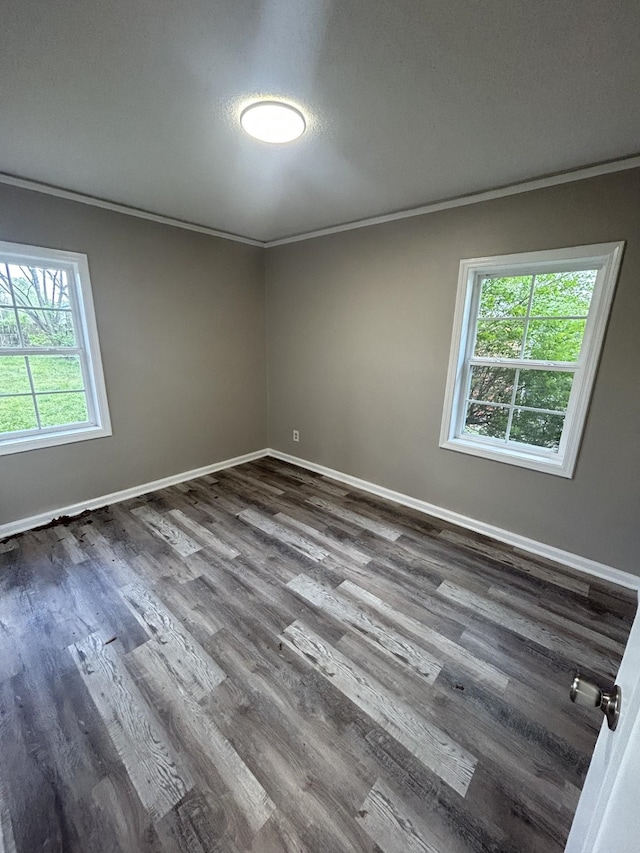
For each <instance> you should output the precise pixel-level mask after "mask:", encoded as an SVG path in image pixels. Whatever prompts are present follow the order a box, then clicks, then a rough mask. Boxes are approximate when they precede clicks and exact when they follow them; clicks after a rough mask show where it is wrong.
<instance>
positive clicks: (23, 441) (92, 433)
mask: <svg viewBox="0 0 640 853" xmlns="http://www.w3.org/2000/svg"><path fill="white" fill-rule="evenodd" d="M109 435H111V429H110V428H109V427H105V426H87V427H81V428H76V429H66V430H60V431H58V432H50V433H47V434H46V435H28V436H20V437H19V438H13V439H10V438H7V439H3V440H2V441H0V456H6V455H7V454H10V453H23V452H24V451H26V450H37V449H39V448H41V447H56V446H57V445H59V444H71V443H72V442H75V441H87V440H88V439H90V438H105V437H106V436H109Z"/></svg>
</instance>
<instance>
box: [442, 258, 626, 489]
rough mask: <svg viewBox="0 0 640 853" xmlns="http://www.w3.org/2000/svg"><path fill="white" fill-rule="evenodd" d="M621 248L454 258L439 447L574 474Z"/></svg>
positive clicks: (526, 466)
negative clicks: (455, 291)
mask: <svg viewBox="0 0 640 853" xmlns="http://www.w3.org/2000/svg"><path fill="white" fill-rule="evenodd" d="M623 246H624V244H623V243H604V244H600V245H595V246H581V247H579V248H575V249H559V250H555V251H548V252H531V253H528V254H522V255H507V256H502V257H494V258H476V259H473V260H464V261H462V262H461V264H460V277H459V280H458V297H457V304H456V314H455V320H454V332H453V341H452V347H451V358H450V362H449V374H448V379H447V391H446V396H445V407H444V416H443V422H442V433H441V437H440V446H441V447H444V448H447V449H449V450H459V451H461V452H463V453H470V454H472V455H475V456H484V457H486V458H488V459H495V460H498V461H501V462H510V463H512V464H513V465H521V466H523V467H525V468H533V469H535V470H537V471H547V472H550V473H554V474H560V475H561V476H563V477H571V476H572V475H573V471H574V468H575V463H576V459H577V455H578V449H579V444H580V438H581V435H582V431H583V428H584V423H585V419H586V414H587V408H588V405H589V398H590V396H591V390H592V387H593V382H594V379H595V373H596V369H597V365H598V359H599V356H600V350H601V347H602V340H603V337H604V332H605V327H606V323H607V319H608V316H609V310H610V307H611V301H612V299H613V291H614V288H615V283H616V278H617V274H618V268H619V266H620V259H621V255H622V249H623Z"/></svg>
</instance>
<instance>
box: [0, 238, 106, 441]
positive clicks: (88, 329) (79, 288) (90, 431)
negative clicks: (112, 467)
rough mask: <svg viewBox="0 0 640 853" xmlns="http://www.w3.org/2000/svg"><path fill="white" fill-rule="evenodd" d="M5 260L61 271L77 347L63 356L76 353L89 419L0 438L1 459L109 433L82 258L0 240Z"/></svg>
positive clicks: (47, 350)
mask: <svg viewBox="0 0 640 853" xmlns="http://www.w3.org/2000/svg"><path fill="white" fill-rule="evenodd" d="M5 261H6V262H7V263H11V264H13V263H15V264H23V265H30V266H42V267H50V268H51V267H54V268H56V269H64V270H65V271H66V273H67V281H68V283H69V302H70V305H71V317H72V322H73V328H74V332H75V336H76V346H75V347H73V348H69V349H65V352H69V353H70V354H72V355H78V356H79V358H80V364H81V368H82V376H83V382H84V390H85V394H86V398H87V412H88V420H87V421H86V422H83V423H78V424H65V425H64V426H52V427H40V428H36V429H29V430H22V431H20V432H13V433H4V434H0V456H2V455H6V454H9V453H20V452H22V451H25V450H34V449H36V448H40V447H54V446H56V445H59V444H69V443H70V442H75V441H85V440H87V439H91V438H102V437H104V436H108V435H111V420H110V417H109V407H108V403H107V392H106V387H105V382H104V374H103V370H102V359H101V356H100V342H99V340H98V327H97V325H96V318H95V311H94V307H93V296H92V293H91V279H90V276H89V263H88V260H87V256H86V255H82V254H79V253H78V252H66V251H62V250H60V249H45V248H41V247H39V246H26V245H23V244H22V243H7V242H2V241H0V263H4V262H5ZM0 352H2V353H3V354H4V355H18V356H20V355H51V354H54V353H55V354H60V350H59V348H57V347H28V348H27V347H25V348H13V347H6V348H3V349H1V350H0Z"/></svg>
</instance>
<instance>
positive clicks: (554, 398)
mask: <svg viewBox="0 0 640 853" xmlns="http://www.w3.org/2000/svg"><path fill="white" fill-rule="evenodd" d="M572 383H573V373H563V372H560V371H557V370H521V371H520V377H519V380H518V390H517V391H516V403H518V404H519V405H521V406H530V407H532V408H534V409H555V410H556V411H558V412H565V411H566V410H567V404H568V403H569V394H570V393H571V385H572Z"/></svg>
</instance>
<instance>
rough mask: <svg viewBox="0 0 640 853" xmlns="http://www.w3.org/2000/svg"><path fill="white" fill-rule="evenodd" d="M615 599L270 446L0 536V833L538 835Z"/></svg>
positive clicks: (258, 839)
mask: <svg viewBox="0 0 640 853" xmlns="http://www.w3.org/2000/svg"><path fill="white" fill-rule="evenodd" d="M635 606H636V601H635V597H634V595H633V594H632V593H630V592H628V591H627V590H623V589H620V588H617V587H615V586H613V585H611V584H608V583H605V582H601V581H598V580H596V579H591V578H588V577H586V576H584V575H580V574H578V573H575V572H572V571H570V570H567V569H563V568H561V567H559V566H555V565H554V564H552V563H549V562H546V561H544V560H537V559H533V558H530V557H528V556H527V555H526V554H523V553H519V552H517V551H515V550H514V549H512V548H509V547H506V546H500V545H497V544H496V543H493V542H490V541H489V540H487V539H484V538H482V537H479V536H475V535H473V534H470V533H468V532H465V531H462V530H460V529H456V528H454V527H452V526H451V525H447V524H444V523H442V522H439V521H437V520H435V519H431V518H427V517H425V516H423V515H421V514H419V513H417V512H414V511H412V510H408V509H404V508H400V507H398V506H396V505H395V504H392V503H388V502H385V501H381V500H378V499H376V498H373V497H371V496H370V495H367V494H364V493H361V492H358V491H357V490H352V489H349V488H347V487H346V486H344V485H343V484H340V483H335V482H333V481H331V480H328V479H326V478H323V477H320V476H319V475H315V474H312V473H309V472H308V471H303V470H301V469H298V468H295V467H293V466H291V465H288V464H286V463H282V462H279V461H276V460H273V459H262V460H259V461H257V462H253V463H250V464H247V465H244V466H241V467H238V468H234V469H230V470H228V471H224V472H220V473H219V474H216V476H215V477H213V476H207V477H202V478H200V479H199V480H194V481H192V482H190V483H184V484H180V485H178V486H175V487H172V488H168V489H165V490H163V491H160V492H156V493H154V494H149V495H145V496H143V497H141V498H136V499H133V500H130V501H128V502H126V503H121V504H117V505H114V506H112V507H108V508H106V509H103V510H97V511H95V512H91V513H85V514H84V515H83V516H81V517H78V518H76V519H73V520H70V521H68V522H66V523H59V524H57V525H52V526H49V527H47V528H43V529H41V530H37V531H32V532H30V533H26V534H22V535H21V536H17V537H14V538H12V539H10V540H7V541H6V542H5V543H3V544H2V546H1V547H0V640H1V643H2V645H1V653H0V853H37V851H46V853H138V851H140V853H213V851H216V853H224V851H228V853H293V851H296V853H480V851H483V853H484V851H493V853H499V851H503V853H529V852H530V853H556V851H558V853H559V851H561V850H562V849H563V847H564V843H565V841H566V837H567V835H568V831H569V827H570V825H571V820H572V817H573V814H574V811H575V808H576V804H577V800H578V797H579V794H580V789H581V786H582V784H583V782H584V777H585V774H586V771H587V768H588V765H589V760H590V757H591V754H592V751H593V747H594V744H595V739H596V736H597V732H598V729H599V726H600V724H601V719H602V718H601V717H599V716H598V714H596V713H595V712H593V713H590V712H588V711H586V710H584V709H581V708H577V707H575V706H573V705H571V703H570V702H569V696H568V693H569V685H570V683H571V679H572V677H573V674H574V672H575V670H576V669H579V670H580V671H581V672H583V673H584V674H585V675H587V676H590V677H592V678H595V679H596V680H598V681H603V680H604V681H605V682H607V681H613V680H614V678H615V674H616V671H617V668H618V666H619V663H620V659H621V656H622V653H623V651H624V646H625V643H626V640H627V637H628V634H629V630H630V626H631V621H632V619H633V616H634V614H635Z"/></svg>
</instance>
